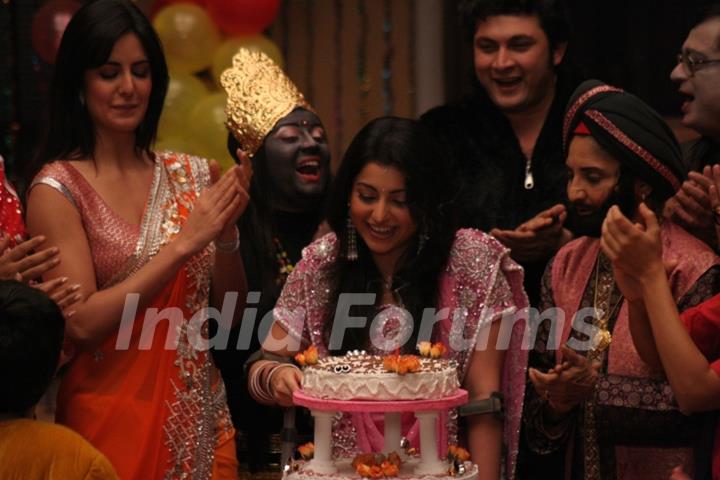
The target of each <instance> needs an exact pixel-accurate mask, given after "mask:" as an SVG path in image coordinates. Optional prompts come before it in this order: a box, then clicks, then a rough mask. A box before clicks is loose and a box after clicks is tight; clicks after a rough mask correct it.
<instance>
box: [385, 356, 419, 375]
mask: <svg viewBox="0 0 720 480" xmlns="http://www.w3.org/2000/svg"><path fill="white" fill-rule="evenodd" d="M383 368H384V369H385V371H386V372H395V373H397V374H399V375H405V374H406V373H415V372H419V371H420V360H419V359H418V357H416V356H415V355H388V356H386V357H385V358H383Z"/></svg>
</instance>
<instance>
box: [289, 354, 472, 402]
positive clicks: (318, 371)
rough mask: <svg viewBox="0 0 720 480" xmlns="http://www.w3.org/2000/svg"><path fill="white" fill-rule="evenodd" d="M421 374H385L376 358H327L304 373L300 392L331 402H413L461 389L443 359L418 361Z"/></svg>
mask: <svg viewBox="0 0 720 480" xmlns="http://www.w3.org/2000/svg"><path fill="white" fill-rule="evenodd" d="M419 360H420V365H421V367H420V371H418V372H414V373H406V374H404V375H399V374H397V373H394V372H386V371H385V369H384V367H383V359H382V357H380V356H377V355H365V354H360V355H357V354H356V355H351V354H349V355H343V356H336V357H326V358H322V359H320V360H319V361H318V363H317V364H315V365H312V366H308V367H306V368H305V370H304V372H303V382H302V388H303V391H304V392H305V393H306V394H307V395H310V396H313V397H318V398H327V399H334V400H416V399H434V398H443V397H447V396H449V395H451V394H453V393H454V392H455V391H456V390H457V389H458V388H459V386H460V384H459V382H458V378H457V365H456V363H455V362H454V361H451V360H446V359H432V358H422V357H421V358H420V359H419Z"/></svg>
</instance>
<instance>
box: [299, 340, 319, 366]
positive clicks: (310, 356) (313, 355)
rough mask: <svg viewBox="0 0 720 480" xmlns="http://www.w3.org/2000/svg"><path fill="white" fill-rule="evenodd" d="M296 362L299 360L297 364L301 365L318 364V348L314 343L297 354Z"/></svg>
mask: <svg viewBox="0 0 720 480" xmlns="http://www.w3.org/2000/svg"><path fill="white" fill-rule="evenodd" d="M295 362H297V364H298V365H300V366H301V367H305V366H307V365H315V364H317V362H318V351H317V348H315V346H314V345H311V346H310V347H309V348H308V349H307V350H305V351H304V352H300V353H298V354H297V355H295Z"/></svg>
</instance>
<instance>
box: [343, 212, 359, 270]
mask: <svg viewBox="0 0 720 480" xmlns="http://www.w3.org/2000/svg"><path fill="white" fill-rule="evenodd" d="M346 258H347V260H348V262H354V261H355V260H357V259H358V250H357V230H355V225H353V223H352V219H351V218H350V215H348V219H347V257H346Z"/></svg>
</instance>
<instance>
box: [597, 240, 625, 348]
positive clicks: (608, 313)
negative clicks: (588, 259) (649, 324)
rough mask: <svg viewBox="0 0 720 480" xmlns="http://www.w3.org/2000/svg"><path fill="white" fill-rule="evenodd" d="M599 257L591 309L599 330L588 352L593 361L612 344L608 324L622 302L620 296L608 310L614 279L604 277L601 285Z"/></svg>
mask: <svg viewBox="0 0 720 480" xmlns="http://www.w3.org/2000/svg"><path fill="white" fill-rule="evenodd" d="M600 255H601V254H598V257H597V260H596V262H595V292H594V295H593V308H594V309H595V314H596V316H597V317H599V318H598V322H597V327H598V329H599V330H598V332H597V333H596V334H595V338H593V349H592V350H590V352H589V356H590V357H591V358H593V359H597V358H599V357H600V356H601V355H602V353H603V352H604V351H605V350H607V348H608V347H609V346H610V343H611V342H612V334H611V333H610V330H609V329H608V323H609V322H610V319H611V318H612V317H613V315H614V314H615V311H616V310H617V308H618V306H619V305H620V304H621V303H622V301H623V296H622V294H621V295H620V296H619V298H618V299H617V301H616V302H615V305H613V307H612V308H610V309H608V304H609V303H610V300H611V298H612V293H613V291H614V290H615V278H614V277H613V275H612V274H610V275H604V277H605V278H604V279H603V282H602V285H601V282H600V268H601V266H600ZM600 290H602V293H601V294H600V293H599V291H600ZM600 312H602V316H600ZM597 317H596V318H597Z"/></svg>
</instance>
